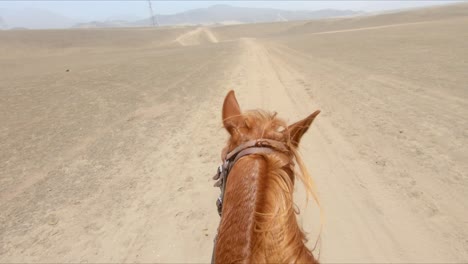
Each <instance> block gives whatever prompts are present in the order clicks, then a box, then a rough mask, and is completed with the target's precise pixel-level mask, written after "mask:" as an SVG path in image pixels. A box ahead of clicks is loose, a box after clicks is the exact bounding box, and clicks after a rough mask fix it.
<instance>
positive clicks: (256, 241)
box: [215, 91, 320, 263]
mask: <svg viewBox="0 0 468 264" xmlns="http://www.w3.org/2000/svg"><path fill="white" fill-rule="evenodd" d="M319 113H320V111H316V112H314V113H313V114H311V115H310V116H308V117H307V118H305V119H303V120H301V121H299V122H297V123H294V124H293V125H290V126H287V125H286V123H285V121H283V120H281V119H279V118H277V117H276V113H273V114H271V113H267V112H264V111H261V110H255V111H248V112H245V113H241V110H240V107H239V104H238V103H237V100H236V97H235V95H234V92H233V91H230V92H229V93H228V94H227V96H226V98H225V100H224V105H223V111H222V115H223V125H224V127H225V128H226V130H227V131H228V132H229V134H230V138H229V140H228V143H227V146H226V147H225V148H224V149H223V151H222V158H223V157H224V156H225V155H226V153H229V152H230V151H232V150H233V149H234V148H235V147H237V146H239V145H240V144H242V143H244V142H246V141H249V140H253V139H261V138H262V139H272V140H277V141H280V142H283V143H284V145H285V146H287V148H288V149H289V151H288V152H286V153H282V152H275V153H273V154H252V155H248V156H245V157H242V158H241V159H239V160H238V161H237V162H236V164H235V165H234V167H233V168H232V170H231V171H230V173H229V178H228V181H227V185H226V190H225V196H224V202H223V215H222V218H221V222H220V226H219V228H218V238H217V240H216V251H215V260H216V263H233V262H241V263H318V261H317V260H316V259H315V258H314V256H313V255H312V252H311V251H310V250H309V249H308V248H307V247H306V246H305V243H306V242H307V240H306V237H305V234H304V232H303V231H302V230H301V228H300V227H299V226H298V223H297V220H296V211H295V209H294V208H295V207H294V202H293V190H294V180H295V177H296V176H297V177H299V179H300V180H301V181H302V182H303V183H304V185H305V187H306V190H307V193H308V195H309V194H312V195H313V198H314V199H315V201H316V202H317V204H318V200H317V196H316V195H315V191H314V184H313V182H312V179H311V178H310V176H309V174H308V173H307V170H306V168H305V166H304V164H303V162H302V160H301V158H300V156H299V154H298V152H297V147H298V145H299V142H300V139H301V137H302V136H303V135H304V133H305V132H306V131H307V130H308V128H309V126H310V125H311V124H312V121H313V120H314V119H315V117H316V116H317V115H318V114H319ZM294 164H297V165H298V170H297V171H295V170H294Z"/></svg>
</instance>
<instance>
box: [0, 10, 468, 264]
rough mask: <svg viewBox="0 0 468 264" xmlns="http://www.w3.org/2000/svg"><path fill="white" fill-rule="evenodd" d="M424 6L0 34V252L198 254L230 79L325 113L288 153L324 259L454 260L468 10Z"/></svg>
mask: <svg viewBox="0 0 468 264" xmlns="http://www.w3.org/2000/svg"><path fill="white" fill-rule="evenodd" d="M464 10H465V11H464ZM420 12H423V11H413V13H411V12H405V13H402V14H400V15H401V17H400V18H398V14H392V16H393V18H392V20H388V22H386V23H381V22H376V21H375V20H378V21H384V20H385V19H386V18H385V17H381V16H374V17H373V18H363V19H362V20H360V21H364V22H359V23H356V24H355V25H354V26H352V27H350V26H349V25H348V22H349V20H347V19H342V20H333V22H330V21H329V20H327V21H321V22H320V21H314V22H310V23H309V22H304V21H302V22H286V23H271V24H255V25H239V26H225V27H213V28H203V27H199V28H193V27H189V28H186V27H183V28H162V29H106V30H69V31H64V30H60V31H21V32H20V31H17V32H0V38H1V39H2V41H0V47H1V49H0V52H1V54H0V55H2V56H1V59H0V68H1V69H2V71H0V78H1V80H2V81H1V89H0V98H1V99H0V100H1V104H0V113H2V115H1V116H0V122H1V124H2V125H1V127H0V148H1V151H0V168H1V170H0V212H1V213H0V237H1V238H2V239H1V240H0V262H73V263H77V262H159V263H167V262H191V263H200V262H203V263H204V262H208V261H209V260H210V257H211V250H212V246H213V237H214V235H215V233H216V228H217V224H218V221H219V217H218V215H217V213H216V208H215V199H216V197H217V194H218V190H217V189H215V188H213V187H212V182H211V179H210V177H211V176H212V174H213V173H214V170H215V169H216V166H217V165H218V163H219V162H220V160H219V156H220V151H221V148H222V147H223V146H224V143H225V140H226V137H227V134H226V133H225V131H224V130H223V129H222V126H221V117H220V114H221V113H220V108H221V104H222V101H223V98H224V95H225V94H226V92H227V91H228V90H230V89H234V90H236V93H237V95H238V99H239V102H240V104H241V107H242V108H244V109H252V108H264V109H267V110H272V111H277V112H278V113H279V115H280V116H282V117H284V118H286V119H287V120H289V121H290V122H293V121H295V120H297V119H299V118H302V117H304V116H306V115H307V114H310V113H311V112H312V111H314V110H316V109H321V110H322V113H321V114H320V116H319V118H317V121H316V122H315V124H314V127H313V128H311V129H310V132H308V134H307V135H306V136H305V138H304V141H303V142H302V148H301V152H302V154H303V156H304V160H305V163H306V164H307V165H308V167H309V169H310V171H311V174H312V175H313V177H314V179H315V181H316V182H317V184H318V191H319V194H320V198H321V201H322V206H323V208H324V211H325V228H324V233H323V236H322V240H321V247H320V256H321V261H322V262H325V263H340V262H341V263H349V262H353V263H363V262H365V263H376V262H385V263H388V262H400V263H408V262H418V263H423V262H431V263H434V262H437V263H449V262H467V261H468V250H467V248H468V240H467V239H466V238H467V237H468V224H467V222H466V219H467V213H466V212H467V211H468V208H467V206H468V205H467V203H466V202H465V200H466V197H467V196H468V176H467V175H468V167H467V163H466V160H468V151H467V150H466V147H465V146H466V145H468V134H467V131H468V121H467V118H466V116H467V115H468V100H467V99H468V91H467V89H466V84H467V83H468V79H467V78H468V75H467V74H466V73H467V72H468V64H467V63H466V62H467V61H468V51H467V49H466V43H468V42H467V41H468V32H467V31H466V25H467V24H468V12H466V8H465V5H458V6H446V7H440V8H435V9H431V11H430V12H432V13H431V14H433V15H431V16H426V17H425V19H424V20H422V19H419V18H418V19H416V18H414V19H413V18H411V14H413V15H414V17H420V15H418V14H420ZM424 12H428V11H427V10H426V11H424ZM464 12H465V13H464ZM372 19H374V20H372ZM339 21H341V22H339ZM366 21H367V22H366ZM329 22H330V23H332V24H333V26H325V24H327V23H329ZM316 23H319V24H316ZM320 23H323V24H320ZM318 25H323V26H318ZM318 33H320V34H318ZM63 36H66V38H64V37H63ZM227 40H229V41H227ZM304 198H305V197H304V194H303V190H302V189H301V188H300V186H298V190H297V196H296V200H297V203H298V205H299V207H300V208H301V214H300V216H299V218H300V219H301V222H302V224H303V226H304V229H305V230H306V231H308V232H309V238H310V241H309V245H310V246H312V245H313V243H314V242H315V240H316V238H317V232H318V230H317V229H318V221H319V220H318V219H319V216H318V213H317V208H315V207H313V206H311V203H309V206H308V207H306V206H305V203H304ZM316 253H317V254H318V251H316Z"/></svg>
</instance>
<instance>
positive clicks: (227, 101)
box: [223, 90, 241, 135]
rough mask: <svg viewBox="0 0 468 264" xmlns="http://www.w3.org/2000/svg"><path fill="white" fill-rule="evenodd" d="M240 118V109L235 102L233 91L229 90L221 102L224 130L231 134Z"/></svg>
mask: <svg viewBox="0 0 468 264" xmlns="http://www.w3.org/2000/svg"><path fill="white" fill-rule="evenodd" d="M240 120H241V110H240V107H239V103H238V102H237V99H236V95H235V94H234V91H233V90H231V91H229V92H228V94H227V95H226V98H224V103H223V125H224V127H225V128H226V130H227V131H228V132H229V133H230V134H231V135H232V134H233V133H234V131H235V129H236V127H238V126H239V124H240Z"/></svg>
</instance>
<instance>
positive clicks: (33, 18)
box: [0, 8, 78, 29]
mask: <svg viewBox="0 0 468 264" xmlns="http://www.w3.org/2000/svg"><path fill="white" fill-rule="evenodd" d="M0 17H1V18H3V25H6V26H8V27H9V28H30V29H42V28H67V27H71V26H72V25H74V24H76V23H77V22H78V21H77V20H75V19H72V18H69V17H65V16H62V15H59V14H56V13H54V12H50V11H47V10H42V9H37V8H24V9H14V10H13V9H0ZM1 27H2V22H1V21H0V28H1Z"/></svg>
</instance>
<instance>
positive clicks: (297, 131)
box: [288, 110, 320, 147]
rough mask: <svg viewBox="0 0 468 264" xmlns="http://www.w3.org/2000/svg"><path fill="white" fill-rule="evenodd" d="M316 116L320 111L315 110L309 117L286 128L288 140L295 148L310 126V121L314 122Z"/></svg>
mask: <svg viewBox="0 0 468 264" xmlns="http://www.w3.org/2000/svg"><path fill="white" fill-rule="evenodd" d="M318 114H320V110H317V111H315V112H314V113H313V114H311V115H310V116H308V117H306V118H304V119H302V120H301V121H299V122H296V123H294V124H292V125H290V126H288V131H289V136H290V140H291V143H292V144H293V145H294V146H295V147H297V146H298V145H299V142H300V141H301V138H302V136H303V135H304V134H305V132H307V130H308V129H309V127H310V125H311V124H312V121H314V119H315V118H316V117H317V116H318Z"/></svg>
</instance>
